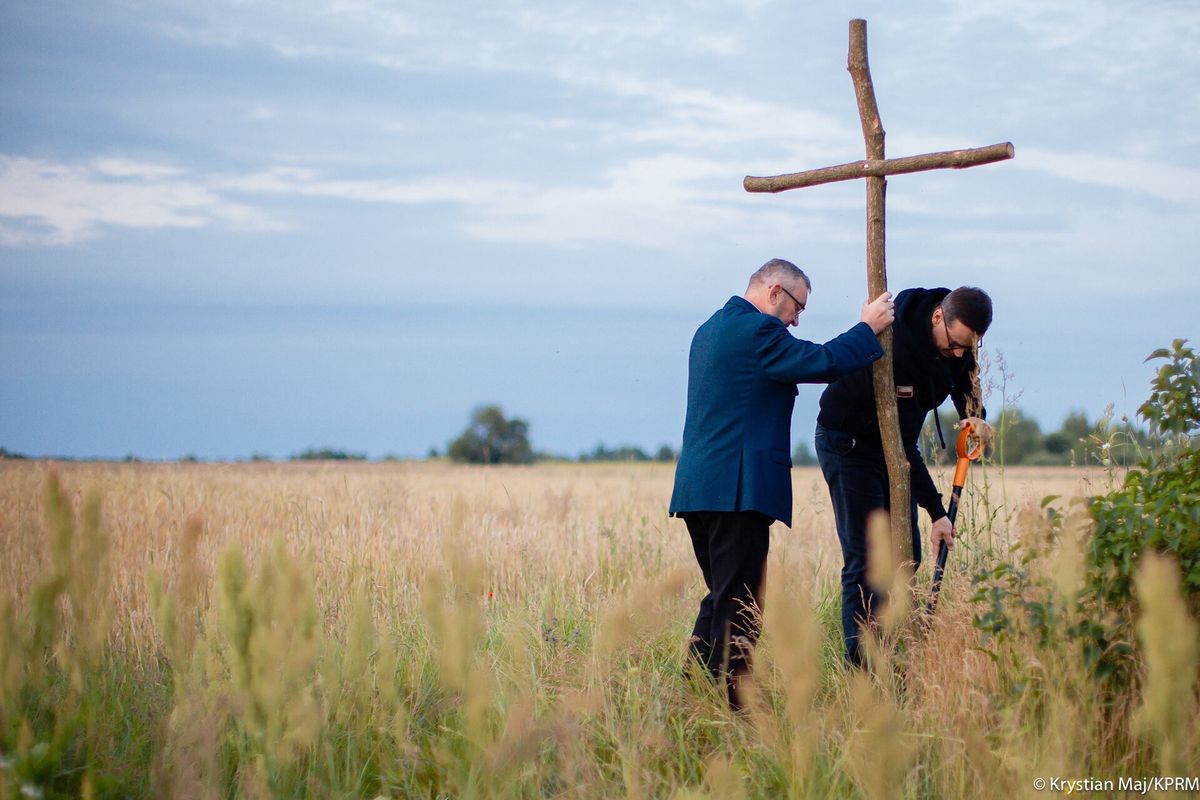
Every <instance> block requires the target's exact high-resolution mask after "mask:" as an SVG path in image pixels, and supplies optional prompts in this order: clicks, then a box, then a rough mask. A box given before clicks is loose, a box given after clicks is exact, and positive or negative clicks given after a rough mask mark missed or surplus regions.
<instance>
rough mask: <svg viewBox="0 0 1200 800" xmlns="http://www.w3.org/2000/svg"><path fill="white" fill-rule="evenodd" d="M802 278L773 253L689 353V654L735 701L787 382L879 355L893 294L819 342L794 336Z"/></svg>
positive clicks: (788, 400) (748, 641)
mask: <svg viewBox="0 0 1200 800" xmlns="http://www.w3.org/2000/svg"><path fill="white" fill-rule="evenodd" d="M811 289H812V282H811V281H809V279H808V276H807V275H805V274H804V272H803V271H801V270H800V269H799V268H798V267H796V265H795V264H792V263H790V262H788V261H784V260H783V259H779V258H776V259H772V260H771V261H768V262H767V263H766V264H764V265H763V266H762V267H760V268H759V269H758V270H757V271H756V272H755V273H754V274H753V275H751V276H750V283H749V285H748V286H747V287H746V293H745V295H744V296H743V297H731V298H729V302H727V303H726V304H725V306H724V307H723V308H721V309H720V310H718V311H717V312H716V313H715V314H713V315H712V317H710V318H709V320H708V321H707V322H705V323H704V324H703V325H701V326H700V328H699V329H698V330H697V331H696V334H695V336H694V337H693V338H692V347H691V351H690V354H689V356H688V393H687V417H686V421H685V422H684V428H683V448H682V449H681V450H680V453H679V463H678V464H677V465H676V468H675V487H674V491H673V493H672V495H671V506H670V513H671V514H672V515H674V516H680V517H682V518H683V520H684V522H686V523H687V528H688V534H689V535H690V536H691V539H692V548H693V551H694V552H695V554H696V561H697V562H698V563H699V565H700V572H701V574H702V575H703V576H704V584H705V586H706V587H707V589H708V594H706V595H705V597H704V599H703V600H702V601H701V602H700V610H699V613H698V614H697V615H696V624H695V626H694V627H693V629H692V641H691V654H692V656H694V657H695V658H696V659H697V660H698V661H700V662H701V664H702V665H703V666H704V667H705V668H706V669H707V670H708V671H709V673H710V675H711V677H712V678H713V679H714V680H717V681H720V680H722V679H726V678H728V683H727V687H726V688H727V691H728V693H729V702H730V705H732V706H733V707H734V708H735V709H736V708H740V707H741V705H742V700H743V698H742V692H741V691H740V686H741V684H742V682H743V679H744V678H745V676H747V675H748V674H749V671H750V662H749V656H750V651H751V649H752V648H753V646H754V642H755V640H756V639H757V637H758V620H757V618H756V613H757V609H758V608H759V607H760V606H761V597H762V581H763V574H764V570H765V568H766V562H767V544H768V540H769V535H768V532H769V530H770V527H771V523H772V522H773V521H774V520H780V521H781V522H783V523H784V524H785V525H788V526H790V525H791V524H792V478H791V466H792V460H791V422H792V407H793V406H794V404H795V401H796V394H797V390H796V384H798V383H825V382H826V381H830V380H833V379H834V378H837V377H838V376H840V375H845V374H847V373H849V372H851V371H853V370H857V369H860V368H863V367H866V366H867V365H868V364H870V363H871V362H872V361H875V360H876V359H878V358H880V357H881V356H882V355H883V349H882V348H881V347H880V345H879V341H878V339H877V338H876V334H878V333H879V332H880V331H882V330H883V329H884V328H886V327H887V326H888V325H890V324H891V322H892V319H893V317H894V310H893V303H892V299H891V294H889V293H887V292H884V293H883V294H882V295H880V296H879V297H877V298H876V299H875V300H874V301H872V302H869V303H863V307H862V313H861V317H860V319H861V322H859V323H857V324H856V325H854V326H853V327H852V328H850V330H848V331H846V332H845V333H843V334H842V335H840V336H838V337H837V338H835V339H833V340H831V341H829V342H826V343H825V344H823V345H820V344H814V343H812V342H806V341H804V340H803V339H797V338H795V337H794V336H792V335H791V334H789V333H788V330H787V329H788V328H789V327H791V326H793V325H795V324H797V322H799V318H800V312H802V311H804V308H805V305H806V304H807V303H808V293H809V291H811Z"/></svg>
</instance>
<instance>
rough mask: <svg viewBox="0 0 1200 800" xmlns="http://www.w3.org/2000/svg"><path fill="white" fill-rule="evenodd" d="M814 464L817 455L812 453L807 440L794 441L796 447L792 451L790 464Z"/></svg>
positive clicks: (802, 465)
mask: <svg viewBox="0 0 1200 800" xmlns="http://www.w3.org/2000/svg"><path fill="white" fill-rule="evenodd" d="M816 465H817V456H816V455H815V454H814V453H813V451H812V448H811V447H809V446H808V442H805V441H799V442H796V449H795V450H793V451H792V466H793V467H815V466H816Z"/></svg>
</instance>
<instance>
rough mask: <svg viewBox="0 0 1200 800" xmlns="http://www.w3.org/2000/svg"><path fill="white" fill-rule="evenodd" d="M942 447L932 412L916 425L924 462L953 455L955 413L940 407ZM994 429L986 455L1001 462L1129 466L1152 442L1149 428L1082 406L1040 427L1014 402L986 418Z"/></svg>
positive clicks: (948, 459)
mask: <svg viewBox="0 0 1200 800" xmlns="http://www.w3.org/2000/svg"><path fill="white" fill-rule="evenodd" d="M940 417H941V426H942V434H943V436H944V437H945V441H946V449H945V450H943V449H942V447H941V443H940V442H939V440H938V435H937V432H936V430H935V428H934V422H933V415H932V414H931V415H930V416H929V419H927V420H926V421H925V428H924V429H923V430H922V431H921V453H922V455H923V456H924V457H925V460H926V462H928V463H931V464H946V463H949V462H951V461H953V460H954V458H955V454H954V446H955V442H956V441H957V440H958V430H957V428H956V427H955V426H956V425H957V424H958V414H956V413H955V412H953V411H941V412H940ZM988 421H989V422H990V423H991V425H992V428H993V430H994V432H995V435H994V438H993V440H992V446H991V448H989V450H988V456H989V458H991V459H992V461H994V462H997V463H1002V464H1006V465H1014V466H1015V465H1027V466H1065V465H1075V466H1084V465H1089V464H1091V465H1096V464H1102V463H1111V464H1116V465H1118V466H1129V465H1131V464H1133V463H1135V462H1137V460H1138V459H1139V458H1140V457H1141V455H1142V454H1143V453H1144V452H1145V450H1146V448H1147V447H1149V446H1150V445H1151V444H1152V442H1151V438H1150V434H1149V433H1148V432H1147V431H1146V430H1145V429H1144V428H1141V427H1137V426H1134V425H1133V424H1132V423H1131V422H1130V421H1129V420H1128V419H1126V418H1121V419H1114V417H1113V415H1112V414H1111V412H1110V413H1107V414H1105V415H1103V416H1101V417H1100V418H1099V419H1097V420H1095V421H1089V420H1088V418H1087V415H1086V414H1085V413H1084V412H1082V411H1072V412H1071V413H1069V414H1067V416H1066V418H1065V419H1064V420H1063V422H1062V424H1061V425H1060V426H1059V427H1058V429H1057V430H1054V431H1047V432H1043V431H1042V427H1041V425H1039V424H1038V421H1037V420H1036V419H1034V418H1033V417H1030V416H1027V415H1026V414H1025V413H1024V412H1023V411H1022V410H1021V409H1019V408H1006V409H1004V411H1002V412H1001V413H1000V414H999V415H998V416H997V417H995V418H994V419H989V420H988Z"/></svg>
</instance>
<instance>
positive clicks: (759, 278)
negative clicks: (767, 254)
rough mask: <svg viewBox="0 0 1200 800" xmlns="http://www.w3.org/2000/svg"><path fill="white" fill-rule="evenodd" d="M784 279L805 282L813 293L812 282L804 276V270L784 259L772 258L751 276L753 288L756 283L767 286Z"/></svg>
mask: <svg viewBox="0 0 1200 800" xmlns="http://www.w3.org/2000/svg"><path fill="white" fill-rule="evenodd" d="M782 278H788V279H791V280H801V281H804V285H805V286H807V287H808V290H809V291H810V292H811V291H812V281H810V280H809V279H808V276H807V275H805V274H804V270H802V269H800V268H799V267H797V266H796V265H795V264H793V263H792V262H790V261H784V260H783V259H782V258H772V259H771V260H770V261H768V262H767V263H765V264H763V265H762V266H761V267H759V268H758V269H757V270H755V271H754V274H753V275H751V276H750V285H751V286H753V285H754V284H755V283H761V284H763V285H766V284H769V283H771V282H772V281H776V280H779V279H782Z"/></svg>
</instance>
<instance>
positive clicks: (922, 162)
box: [742, 142, 1016, 192]
mask: <svg viewBox="0 0 1200 800" xmlns="http://www.w3.org/2000/svg"><path fill="white" fill-rule="evenodd" d="M1015 152H1016V151H1015V150H1014V149H1013V146H1012V142H1001V143H1000V144H993V145H988V146H987V147H976V148H974V149H971V150H947V151H946V152H943V153H925V154H924V155H920V156H907V157H905V158H886V159H867V160H865V161H854V162H852V163H850V164H839V165H838V166H836V167H821V168H820V169H810V170H807V171H805V172H793V173H792V174H790V175H775V176H772V177H769V178H755V177H752V176H750V175H747V176H746V179H745V180H743V181H742V185H743V186H744V187H745V188H746V191H747V192H782V191H785V190H787V189H801V188H803V187H805V186H818V185H820V184H822V183H836V182H837V181H850V180H854V179H855V178H867V177H873V178H883V177H886V176H888V175H903V174H905V173H907V172H925V171H927V170H931V169H947V168H949V169H963V168H965V167H977V166H979V165H980V164H991V163H993V162H996V161H1004V160H1006V159H1009V158H1012V157H1013V155H1014V154H1015Z"/></svg>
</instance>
